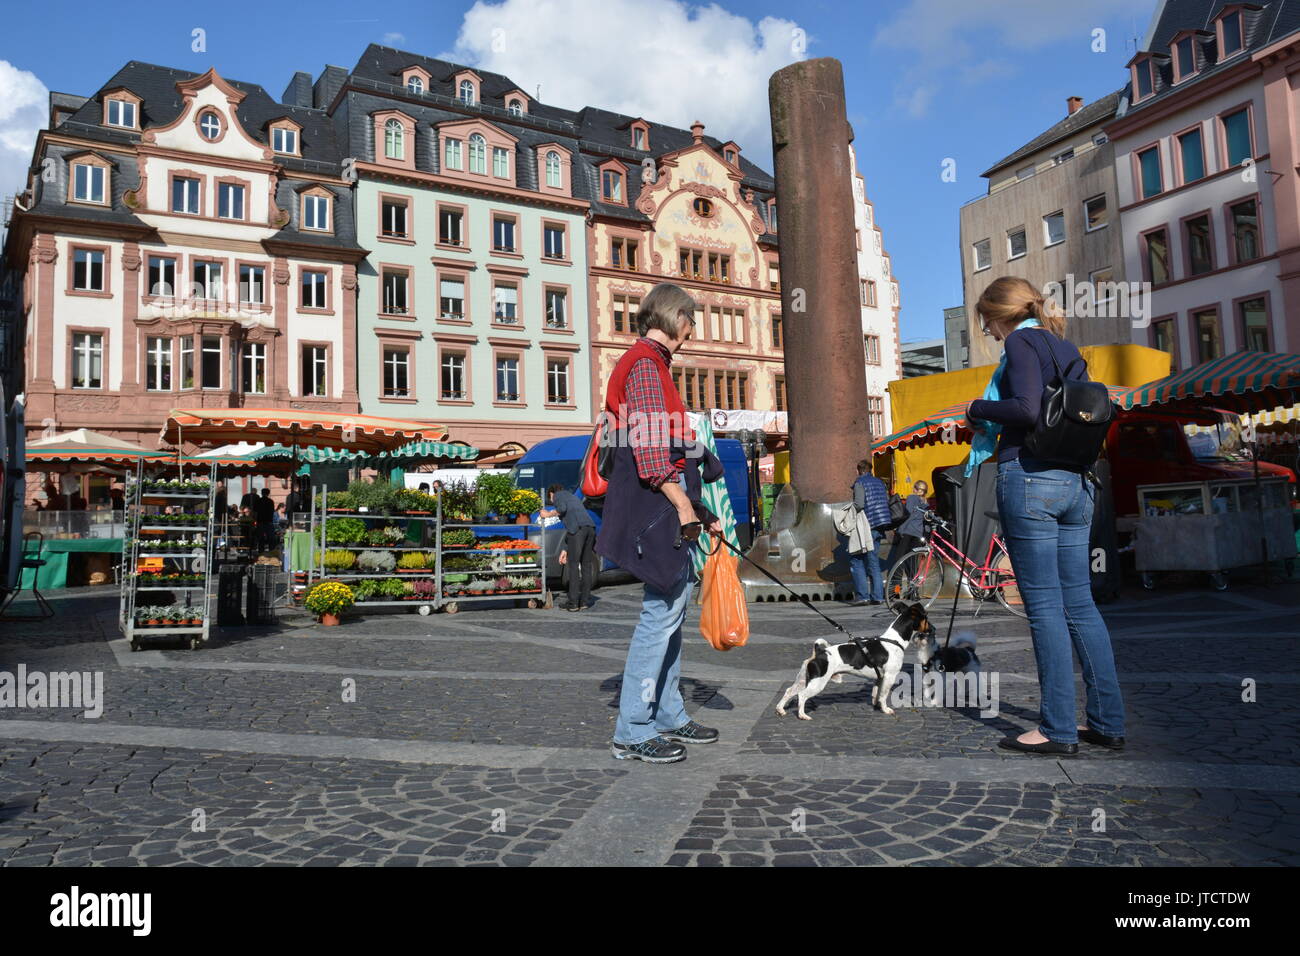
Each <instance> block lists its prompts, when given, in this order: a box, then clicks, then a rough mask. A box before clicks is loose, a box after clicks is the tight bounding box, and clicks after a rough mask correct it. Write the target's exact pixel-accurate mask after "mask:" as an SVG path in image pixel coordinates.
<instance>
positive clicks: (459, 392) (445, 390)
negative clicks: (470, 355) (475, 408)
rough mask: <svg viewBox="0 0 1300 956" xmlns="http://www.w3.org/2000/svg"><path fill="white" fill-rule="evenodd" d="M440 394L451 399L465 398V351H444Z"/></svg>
mask: <svg viewBox="0 0 1300 956" xmlns="http://www.w3.org/2000/svg"><path fill="white" fill-rule="evenodd" d="M441 371H442V375H441V381H440V382H439V392H438V394H439V395H440V396H441V397H442V398H445V399H449V400H451V401H462V400H464V398H465V353H464V352H443V353H442V369H441Z"/></svg>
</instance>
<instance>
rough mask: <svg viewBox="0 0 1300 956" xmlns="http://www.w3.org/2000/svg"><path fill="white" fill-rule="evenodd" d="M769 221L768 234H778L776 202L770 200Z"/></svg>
mask: <svg viewBox="0 0 1300 956" xmlns="http://www.w3.org/2000/svg"><path fill="white" fill-rule="evenodd" d="M767 221H768V223H769V225H768V232H776V200H775V199H769V200H768V201H767Z"/></svg>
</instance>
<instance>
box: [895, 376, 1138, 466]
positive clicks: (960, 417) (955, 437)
mask: <svg viewBox="0 0 1300 956" xmlns="http://www.w3.org/2000/svg"><path fill="white" fill-rule="evenodd" d="M1106 390H1107V391H1108V392H1110V400H1111V401H1112V402H1115V403H1116V404H1120V400H1121V399H1122V398H1123V396H1125V395H1126V394H1128V392H1129V391H1130V389H1128V388H1126V387H1124V386H1121V385H1107V386H1106ZM1121 407H1122V406H1121ZM968 408H970V400H968V401H964V402H958V403H957V404H956V405H949V406H948V407H947V408H941V409H940V410H939V411H937V412H935V413H934V414H933V415H929V416H927V417H925V418H923V419H921V420H920V421H919V422H915V423H913V424H911V425H908V426H907V427H906V428H900V429H899V430H898V431H896V432H894V433H893V434H892V435H886V436H885V437H884V438H881V439H879V440H878V441H874V442H872V443H871V452H872V454H875V455H878V454H880V453H881V452H886V451H893V450H894V449H896V448H916V447H920V446H922V445H934V444H938V443H940V442H946V443H948V444H953V445H964V444H968V443H969V442H970V439H971V432H970V429H969V428H967V427H966V410H967V409H968Z"/></svg>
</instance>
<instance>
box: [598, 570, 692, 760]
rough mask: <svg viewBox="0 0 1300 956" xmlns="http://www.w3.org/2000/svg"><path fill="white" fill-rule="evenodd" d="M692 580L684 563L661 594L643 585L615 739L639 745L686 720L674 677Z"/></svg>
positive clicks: (678, 670) (679, 660)
mask: <svg viewBox="0 0 1300 956" xmlns="http://www.w3.org/2000/svg"><path fill="white" fill-rule="evenodd" d="M693 579H694V576H693V574H692V572H691V565H690V564H689V563H687V565H686V567H685V568H683V569H682V576H681V577H680V578H679V579H678V580H677V583H676V584H675V585H674V586H673V588H672V589H671V590H670V591H667V592H660V591H656V590H654V588H652V587H650V585H648V584H647V585H645V594H644V597H643V598H642V601H641V619H640V621H638V622H637V625H636V630H635V631H633V632H632V644H631V646H629V647H628V649H627V664H626V666H625V667H624V668H623V690H622V692H621V693H620V695H619V699H618V722H617V723H616V724H615V725H614V742H615V743H619V744H629V745H630V744H639V743H641V742H642V741H643V740H650V739H652V738H654V737H657V736H659V734H660V733H662V732H663V731H665V730H676V729H677V728H678V727H681V726H682V725H683V724H685V723H686V722H687V721H688V720H690V717H688V716H687V714H686V703H685V702H684V701H683V700H682V691H681V688H680V687H679V686H678V677H679V676H680V675H681V670H682V622H683V621H684V620H686V602H687V599H688V598H689V597H690V594H691V582H692V581H693Z"/></svg>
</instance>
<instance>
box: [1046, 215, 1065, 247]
mask: <svg viewBox="0 0 1300 956" xmlns="http://www.w3.org/2000/svg"><path fill="white" fill-rule="evenodd" d="M1059 242H1065V213H1064V211H1062V210H1057V211H1056V212H1053V213H1049V214H1048V215H1046V216H1044V217H1043V245H1045V246H1054V245H1056V244H1057V243H1059Z"/></svg>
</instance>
